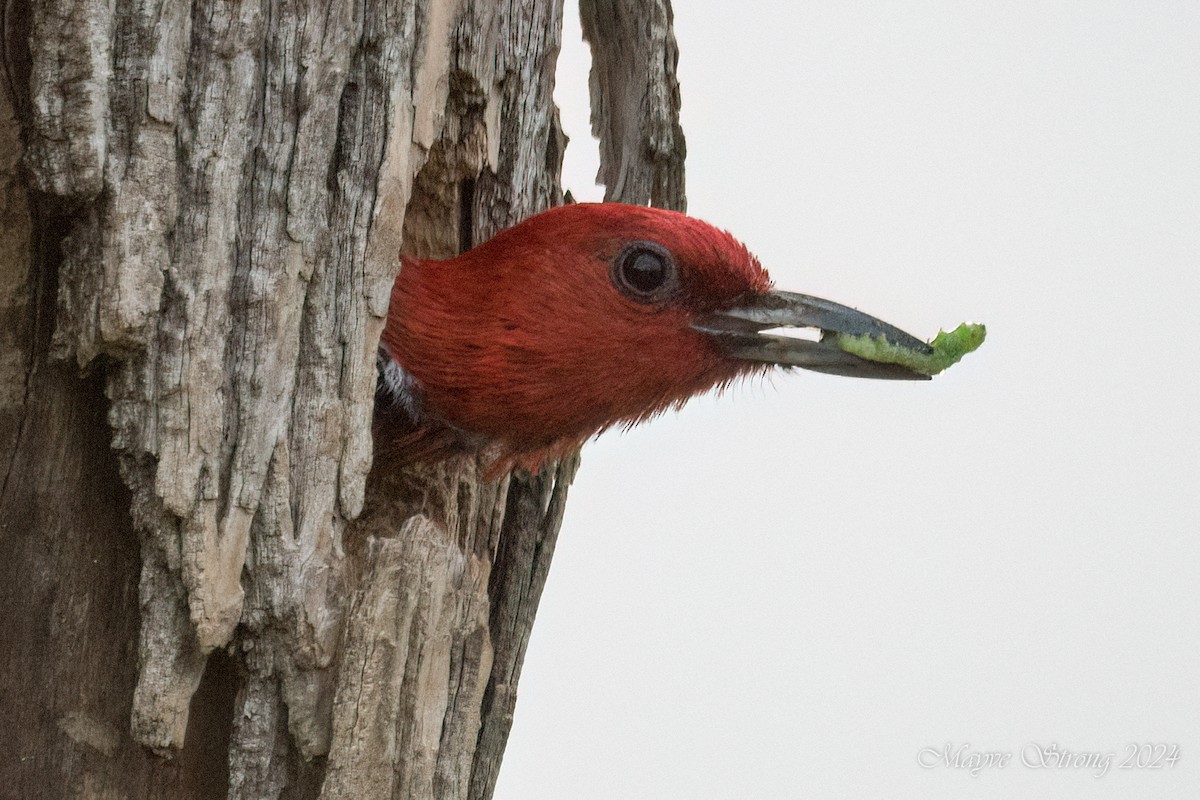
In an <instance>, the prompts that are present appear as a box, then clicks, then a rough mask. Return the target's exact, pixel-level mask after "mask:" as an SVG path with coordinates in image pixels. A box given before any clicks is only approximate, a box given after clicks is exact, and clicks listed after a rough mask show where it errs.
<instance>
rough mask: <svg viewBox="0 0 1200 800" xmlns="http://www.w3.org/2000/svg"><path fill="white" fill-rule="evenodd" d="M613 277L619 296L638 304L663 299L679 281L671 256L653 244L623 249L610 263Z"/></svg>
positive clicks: (637, 243)
mask: <svg viewBox="0 0 1200 800" xmlns="http://www.w3.org/2000/svg"><path fill="white" fill-rule="evenodd" d="M612 278H613V283H614V284H615V285H616V287H617V288H618V289H619V290H621V293H622V294H624V295H626V296H627V297H630V298H632V299H633V300H637V301H638V302H640V303H652V302H657V301H660V300H663V299H665V298H666V296H667V295H669V294H670V293H671V292H672V291H674V289H675V286H676V284H677V282H678V278H677V276H676V274H675V264H674V262H672V261H671V256H670V254H669V253H668V252H667V251H666V249H664V248H663V247H662V246H660V245H657V244H654V243H653V242H636V243H634V244H631V245H629V246H628V247H626V248H625V249H624V250H622V251H621V254H620V255H618V256H617V260H616V261H615V262H614V263H613V275H612Z"/></svg>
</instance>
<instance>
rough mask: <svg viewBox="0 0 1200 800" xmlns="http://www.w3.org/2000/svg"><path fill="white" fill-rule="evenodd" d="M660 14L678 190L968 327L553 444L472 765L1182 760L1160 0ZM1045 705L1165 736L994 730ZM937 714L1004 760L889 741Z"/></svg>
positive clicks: (1175, 49) (527, 790) (1045, 776)
mask: <svg viewBox="0 0 1200 800" xmlns="http://www.w3.org/2000/svg"><path fill="white" fill-rule="evenodd" d="M567 5H568V9H567V21H566V28H565V31H564V44H563V52H562V56H561V58H560V65H559V77H558V87H559V88H558V92H557V97H558V100H559V102H560V104H561V106H562V114H563V124H564V126H565V128H566V130H567V133H568V135H570V137H571V144H570V147H569V148H568V150H567V164H566V170H565V182H566V185H567V186H568V187H569V188H570V189H571V190H572V191H573V192H574V194H575V196H576V197H577V198H579V199H582V200H587V199H599V198H600V197H601V196H602V190H600V189H598V188H596V189H593V188H592V184H593V178H594V175H595V171H596V163H597V156H596V146H595V142H594V141H593V140H592V139H591V136H590V132H589V126H588V111H587V77H586V76H587V70H588V67H589V63H590V56H589V53H588V51H587V47H586V45H584V44H583V43H582V42H581V41H580V34H579V27H578V25H579V23H578V19H577V13H576V10H575V9H574V7H573V3H572V0H568V2H567ZM675 13H676V34H677V37H678V41H679V46H680V52H681V55H680V65H679V75H680V79H681V82H682V92H683V127H684V131H685V134H686V136H687V144H688V159H687V185H688V200H689V212H690V213H691V214H692V215H694V216H697V217H701V218H703V219H707V220H709V221H710V222H714V223H716V224H718V225H721V226H722V227H726V228H728V229H729V230H731V231H732V232H733V233H734V234H735V235H737V236H738V237H739V238H741V239H742V240H743V241H745V242H746V243H747V244H748V245H749V247H750V248H751V250H752V251H754V252H755V253H757V254H758V256H759V257H760V259H761V260H762V262H763V264H764V265H765V266H766V267H767V268H768V269H769V270H770V272H771V274H772V276H773V277H774V278H775V280H776V283H777V285H778V286H780V287H781V288H786V289H791V290H794V291H800V292H806V293H810V294H815V295H818V296H821V297H826V298H828V299H831V300H836V301H840V302H843V303H847V304H850V305H854V306H857V307H859V308H861V309H862V310H864V311H866V312H868V313H871V314H875V315H877V316H879V317H881V318H883V319H885V320H887V321H889V322H892V323H894V324H897V325H899V326H900V327H902V328H904V329H906V330H909V331H910V332H912V333H915V334H917V335H921V336H932V334H934V333H935V332H936V331H937V329H938V327H939V326H946V327H949V326H953V325H956V324H957V323H959V322H961V321H962V320H965V319H966V320H972V321H979V322H984V323H986V324H987V325H988V332H989V339H988V341H987V343H986V344H985V345H984V346H983V348H982V349H981V350H980V351H979V352H978V353H976V354H974V355H971V356H968V357H967V359H966V360H965V361H964V362H963V363H961V364H960V365H958V366H957V367H954V368H952V369H951V370H950V371H949V372H948V373H946V374H945V375H943V376H941V377H938V378H936V379H934V380H933V381H932V382H929V383H892V382H882V381H881V382H874V381H861V380H852V379H846V378H834V377H827V376H822V375H816V374H813V373H807V372H802V371H797V372H794V373H791V374H780V375H778V376H777V377H775V378H773V379H771V380H770V381H768V382H766V383H762V382H760V383H758V384H749V385H745V386H743V387H740V388H738V389H737V390H735V391H733V392H731V393H730V394H727V395H726V396H724V397H720V398H707V397H706V398H703V399H701V400H698V401H693V402H692V403H691V404H690V405H689V406H688V407H687V408H686V409H685V410H684V411H683V412H682V413H680V414H677V415H669V416H666V417H664V418H661V419H659V420H656V421H654V422H653V423H651V424H649V425H647V426H643V427H642V428H639V429H638V430H636V431H634V432H631V433H628V434H624V435H620V434H609V435H606V436H604V437H602V438H601V439H600V440H599V441H598V442H595V443H592V444H591V445H589V446H588V447H587V448H586V449H585V451H584V464H583V468H582V470H581V472H580V473H579V477H578V479H577V481H576V485H575V487H574V488H573V489H572V493H571V502H570V504H569V508H568V512H567V518H566V522H565V524H564V525H563V529H562V533H561V535H560V538H559V542H558V549H557V554H556V556H555V559H554V565H553V568H552V569H551V573H550V579H549V583H548V585H547V587H546V591H545V595H544V596H543V598H542V603H541V610H540V611H539V614H538V621H537V624H536V625H535V627H534V633H533V637H532V641H531V643H530V646H529V653H528V658H527V660H526V663H525V670H524V675H523V678H522V681H521V695H520V701H519V703H518V706H517V714H516V721H515V724H514V727H513V732H512V738H511V741H510V743H509V746H508V753H507V756H506V757H505V761H504V767H503V769H502V770H501V773H500V781H499V786H498V788H497V792H496V797H497V798H498V799H499V800H527V799H529V798H570V799H571V800H590V799H591V798H605V799H607V798H613V799H614V800H616V799H619V800H638V799H640V798H655V799H658V798H682V797H686V798H689V800H691V799H692V798H699V799H702V800H708V799H709V798H745V797H750V798H792V797H815V798H822V797H837V798H850V797H856V798H857V797H863V798H867V797H888V798H935V799H937V798H954V799H955V800H962V798H985V797H986V798H998V797H1004V798H1027V797H1055V798H1089V799H1095V798H1114V799H1115V798H1120V799H1121V800H1130V799H1131V798H1155V800H1161V799H1163V798H1183V797H1188V798H1195V797H1198V796H1200V500H1198V499H1197V495H1198V493H1200V469H1198V464H1200V458H1198V456H1197V447H1198V445H1200V421H1198V420H1200V415H1198V412H1197V410H1196V408H1195V406H1196V405H1197V404H1198V403H1197V401H1200V380H1198V373H1200V369H1198V367H1197V363H1198V361H1200V355H1198V354H1197V352H1198V351H1197V346H1198V345H1197V343H1198V342H1200V5H1197V4H1196V3H1195V2H1166V1H1165V0H1154V1H1153V2H1149V1H1147V2H1127V3H1115V2H1099V1H1097V2H1087V3H1075V2H1072V3H1067V2H1043V3H1024V4H1017V3H962V2H924V3H883V2H875V3H863V4H851V3H844V2H813V1H812V0H803V2H797V3H766V2H745V1H744V0H743V2H738V3H726V2H695V1H689V0H682V1H680V2H677V3H676V9H675ZM1052 742H1056V743H1058V744H1059V746H1060V747H1061V748H1066V749H1069V750H1072V751H1076V752H1096V751H1098V752H1102V753H1107V752H1112V753H1115V754H1116V756H1117V760H1118V761H1119V760H1121V759H1122V758H1123V757H1124V755H1125V753H1126V752H1127V745H1129V744H1142V743H1166V744H1178V745H1179V747H1180V759H1179V762H1178V763H1177V765H1176V766H1175V767H1174V769H1164V770H1157V771H1155V770H1148V769H1144V770H1136V769H1134V770H1118V769H1117V768H1116V766H1115V764H1114V766H1113V768H1112V769H1111V770H1110V772H1109V774H1108V775H1107V776H1106V777H1104V778H1101V779H1096V778H1094V777H1093V774H1094V770H1089V769H1084V770H1070V769H1068V770H1055V771H1047V770H1032V769H1029V768H1026V767H1024V766H1022V765H1021V764H1020V763H1019V760H1018V759H1019V758H1020V752H1021V750H1022V748H1023V747H1025V746H1026V745H1027V744H1029V743H1037V744H1040V745H1049V744H1050V743H1052ZM947 743H950V744H952V745H954V746H955V747H957V746H959V745H963V744H969V745H970V749H971V750H972V751H983V750H994V751H1002V752H1011V753H1013V754H1014V756H1013V761H1012V762H1011V763H1009V765H1008V766H1007V767H1006V768H1004V769H992V770H988V771H985V772H984V773H983V774H981V775H979V776H978V777H974V778H973V777H971V776H970V775H969V774H968V773H967V772H966V771H965V770H955V769H947V768H946V767H944V766H941V767H938V768H935V769H922V768H921V767H920V766H918V764H917V753H918V751H919V750H920V749H921V748H923V747H935V748H941V747H942V746H943V745H945V744H947Z"/></svg>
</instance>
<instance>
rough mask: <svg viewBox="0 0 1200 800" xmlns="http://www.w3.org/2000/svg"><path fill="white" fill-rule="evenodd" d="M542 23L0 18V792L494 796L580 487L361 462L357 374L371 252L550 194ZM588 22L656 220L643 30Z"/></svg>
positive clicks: (648, 57)
mask: <svg viewBox="0 0 1200 800" xmlns="http://www.w3.org/2000/svg"><path fill="white" fill-rule="evenodd" d="M561 11H562V7H561V0H516V1H514V2H511V3H503V4H496V3H485V2H477V0H367V1H366V2H365V3H354V2H347V0H333V2H332V3H330V2H327V0H322V2H307V1H306V0H298V1H297V2H286V1H283V0H249V2H239V3H230V2H219V1H218V0H193V2H182V0H147V2H144V3H132V2H128V1H127V0H116V2H100V0H5V3H4V4H3V26H2V28H0V32H2V35H3V38H2V39H0V45H2V47H3V64H2V66H3V71H4V78H5V80H4V81H3V90H0V465H2V467H3V472H2V473H0V548H2V549H0V552H3V553H4V558H3V559H2V560H0V641H2V642H3V648H2V650H0V797H13V798H42V797H44V798H61V797H87V798H93V797H104V798H108V797H112V798H118V797H119V798H151V797H170V798H181V799H182V800H186V799H187V798H218V797H229V798H246V799H247V800H249V799H250V798H277V797H281V798H316V797H320V798H433V797H437V798H455V797H461V798H487V797H490V796H491V793H492V790H493V787H494V785H495V778H496V773H497V770H498V768H499V764H500V759H501V756H502V754H503V750H504V744H505V741H506V739H507V735H508V730H509V727H510V724H511V720H512V713H513V707H514V704H515V700H516V686H517V681H518V679H519V677H520V668H521V662H522V660H523V658H524V653H525V644H526V642H527V641H528V636H529V631H530V628H531V626H532V623H533V615H534V612H535V610H536V607H537V603H538V599H539V597H540V594H541V589H542V586H543V584H544V581H545V577H546V573H547V570H548V568H549V562H550V558H551V556H552V554H553V549H554V540H555V536H556V534H557V531H558V527H559V523H560V522H561V519H562V513H563V508H564V503H565V500H566V492H567V487H568V485H569V484H570V482H571V479H572V477H573V475H574V472H575V469H576V468H577V466H578V459H577V458H570V459H566V460H565V461H564V462H563V463H560V464H557V465H555V466H552V467H550V468H548V469H546V470H545V471H543V473H542V474H540V475H536V476H531V475H527V474H523V473H517V474H514V475H511V476H508V477H506V478H504V479H502V480H500V481H498V482H495V481H493V482H487V481H484V480H483V479H482V477H481V475H480V471H479V469H478V464H477V463H476V460H475V459H474V458H471V457H462V458H458V459H455V460H452V461H448V462H445V463H441V464H438V465H436V466H431V467H423V468H417V469H410V470H400V469H398V468H396V467H395V465H391V466H389V463H388V461H387V459H386V458H383V457H381V458H379V459H377V460H376V461H375V463H374V464H372V455H371V454H372V438H371V420H372V411H373V394H374V384H375V379H376V375H375V351H376V345H377V341H378V337H379V332H380V329H381V327H382V323H383V316H384V313H385V311H386V307H387V302H388V297H389V291H390V287H391V282H392V280H393V279H394V276H395V271H396V269H397V268H398V266H399V261H398V258H397V255H398V253H399V252H400V251H401V250H402V249H403V250H405V251H406V252H410V253H413V254H417V255H423V256H446V255H450V254H453V253H454V252H456V251H458V250H459V249H461V248H462V247H465V246H469V245H470V244H471V243H473V242H477V241H481V240H483V239H484V238H486V237H488V236H490V235H492V234H493V233H494V232H495V231H496V230H498V229H500V228H503V227H505V226H508V225H511V224H514V223H515V222H518V221H519V220H521V219H523V218H524V217H526V216H528V215H530V214H532V213H534V212H536V211H539V210H541V209H543V208H546V207H548V206H550V205H554V204H556V203H558V202H560V201H561V188H560V182H559V167H560V163H561V156H562V152H563V148H564V146H565V143H566V142H565V138H564V137H563V135H562V133H561V131H560V129H559V127H558V123H557V112H556V109H555V107H554V105H553V102H552V98H551V92H552V89H553V80H554V78H553V75H554V66H555V60H556V57H557V53H558V46H559V36H560V28H561ZM584 16H585V20H587V24H588V25H589V28H588V31H589V33H588V38H589V41H590V42H591V43H592V47H593V52H594V57H595V62H596V69H595V70H594V74H593V85H592V90H593V104H594V125H595V128H596V130H597V132H598V134H599V135H600V136H601V137H602V148H603V152H604V157H605V162H604V166H603V171H604V176H605V179H606V181H607V182H608V184H609V189H610V196H612V197H614V198H619V199H624V200H627V201H631V202H646V201H647V200H649V199H651V195H653V200H654V201H655V202H656V203H657V204H661V205H671V206H675V207H682V203H683V189H682V187H683V174H682V156H683V150H682V148H683V139H682V135H681V134H680V133H679V131H678V117H677V112H678V86H677V84H676V83H675V79H674V59H675V49H674V40H673V35H672V33H671V29H670V8H669V5H667V4H666V3H665V2H653V0H622V2H617V3H613V2H587V0H585V2H584ZM643 16H644V17H645V19H647V20H650V21H651V23H650V24H648V25H645V26H643V25H642V24H641V22H640V21H639V20H641V19H642V17H643ZM618 51H620V52H621V53H623V54H624V55H623V56H622V57H621V58H624V59H625V61H624V62H622V61H621V59H620V58H618V57H617V56H616V55H615V54H616V53H617V52H618ZM631 53H632V55H630V54H631ZM618 63H624V64H627V65H628V64H632V68H631V69H628V70H623V69H616V68H615V67H614V66H613V65H615V64H618ZM604 65H608V66H604ZM639 65H640V66H639ZM664 137H665V138H664ZM672 137H673V138H672ZM614 186H615V187H618V188H617V189H616V190H615V194H614V193H613V192H614V189H613V187H614Z"/></svg>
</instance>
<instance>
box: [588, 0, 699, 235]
mask: <svg viewBox="0 0 1200 800" xmlns="http://www.w3.org/2000/svg"><path fill="white" fill-rule="evenodd" d="M579 16H580V21H581V23H582V25H583V38H584V39H585V40H587V42H588V44H590V45H591V48H592V72H591V78H590V80H589V88H590V90H591V98H592V133H593V135H595V136H596V138H598V139H599V140H600V172H599V174H598V175H597V180H598V181H599V182H600V183H603V184H604V187H605V189H604V199H605V200H615V201H618V202H622V203H634V204H637V205H647V204H649V205H652V206H656V207H658V208H671V209H674V210H676V211H686V210H687V198H686V194H685V185H684V169H683V161H684V157H685V156H686V155H687V145H686V143H685V141H684V137H683V129H682V128H681V127H680V125H679V105H680V96H679V79H678V78H677V77H676V75H675V69H676V66H677V64H678V62H679V48H678V45H676V43H675V31H674V28H673V25H674V14H673V13H672V10H671V3H670V1H669V0H579Z"/></svg>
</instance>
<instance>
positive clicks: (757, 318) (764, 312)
mask: <svg viewBox="0 0 1200 800" xmlns="http://www.w3.org/2000/svg"><path fill="white" fill-rule="evenodd" d="M692 327H693V328H695V329H696V330H698V331H701V332H702V333H706V334H708V335H709V336H711V337H713V340H714V341H715V342H716V343H717V345H718V346H719V347H720V348H721V349H722V350H724V351H725V352H726V353H727V354H728V355H730V356H732V357H733V358H740V359H744V360H746V361H758V362H762V363H765V364H778V365H780V366H789V367H802V368H804V369H808V370H812V371H813V372H825V373H828V374H830V375H847V376H850V377H855V378H882V379H890V380H909V381H927V380H929V376H928V375H924V374H922V373H920V372H914V371H913V370H910V369H908V368H907V367H903V366H900V365H898V364H882V363H878V362H875V361H867V360H866V359H862V358H859V357H858V356H856V355H852V354H850V353H847V352H846V351H845V350H842V349H841V348H840V347H838V346H837V343H836V342H835V337H836V335H837V334H839V333H844V334H848V335H850V336H861V335H863V334H868V335H870V336H883V337H885V338H886V339H887V340H888V341H889V342H891V343H892V344H896V345H899V346H901V347H905V348H908V349H910V350H916V351H917V352H920V353H929V352H931V348H930V347H929V345H927V344H925V342H922V341H921V340H920V339H918V338H916V337H915V336H912V335H911V334H908V333H905V332H904V331H902V330H900V329H899V328H897V327H895V326H894V325H889V324H887V323H886V322H883V321H882V320H878V319H876V318H875V317H872V316H868V315H867V314H864V313H862V312H861V311H857V310H855V309H853V308H850V307H849V306H844V305H841V304H840V303H833V302H830V301H829V300H822V299H821V298H819V297H810V296H809V295H806V294H795V293H794V292H767V293H766V294H762V295H758V296H757V297H754V298H752V299H750V300H749V301H748V302H746V303H745V304H743V305H739V306H737V307H735V308H731V309H728V310H726V311H721V312H718V313H715V314H709V315H707V316H705V317H703V318H701V319H700V320H697V321H696V322H695V323H693V325H692ZM770 328H815V329H817V330H819V331H821V339H820V341H815V342H814V341H811V340H808V339H796V338H793V337H790V336H772V335H770V334H765V333H762V331H764V330H768V329H770Z"/></svg>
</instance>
